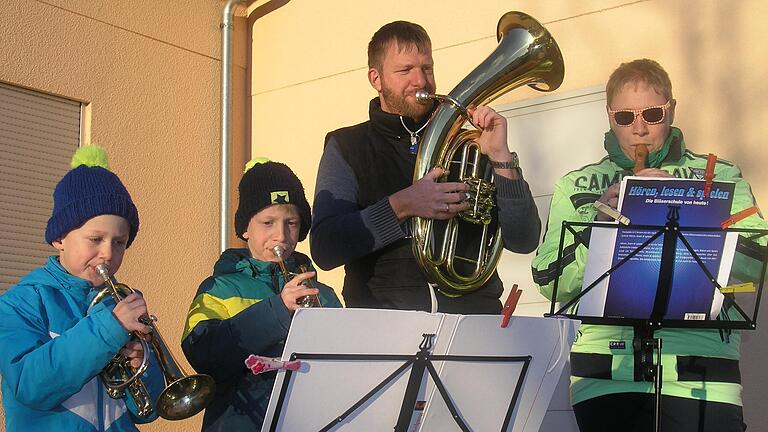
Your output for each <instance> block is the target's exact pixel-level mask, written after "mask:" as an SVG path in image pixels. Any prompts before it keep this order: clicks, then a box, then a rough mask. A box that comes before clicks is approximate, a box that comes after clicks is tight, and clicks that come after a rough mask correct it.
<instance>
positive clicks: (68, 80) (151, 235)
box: [0, 0, 247, 431]
mask: <svg viewBox="0 0 768 432" xmlns="http://www.w3.org/2000/svg"><path fill="white" fill-rule="evenodd" d="M224 4H225V2H224V1H221V0H217V1H193V2H187V1H160V2H158V1H152V0H140V1H130V2H120V1H89V0H67V1H65V0H46V1H45V2H42V1H29V0H3V1H2V2H0V64H1V65H2V67H0V80H2V81H5V82H8V83H11V84H15V85H19V86H24V87H29V88H32V89H35V90H39V91H42V92H48V93H53V94H57V95H61V96H64V97H67V98H72V99H76V100H79V101H83V102H85V103H88V104H89V105H88V111H89V113H90V122H89V123H88V125H87V126H86V130H85V133H86V135H89V136H90V138H91V139H90V141H92V142H93V143H98V144H100V145H102V146H104V147H106V149H107V151H108V153H109V156H110V162H111V167H112V169H113V170H114V171H115V172H116V173H117V174H118V175H119V176H120V178H121V179H122V180H123V181H124V182H125V184H126V186H127V188H128V190H129V191H130V192H131V194H132V196H133V198H134V201H135V202H136V205H137V207H138V209H139V214H140V218H141V228H140V231H139V235H138V237H137V239H136V242H135V243H134V244H133V246H132V247H131V248H130V249H129V250H128V253H127V255H126V259H125V262H124V264H123V267H122V269H121V270H120V272H119V274H118V277H119V279H121V280H123V281H125V282H127V283H128V284H130V285H132V286H134V287H135V288H138V289H140V290H142V291H143V292H144V294H145V296H146V298H147V302H148V304H149V306H150V309H151V311H152V312H153V313H154V314H155V315H157V316H158V317H159V319H160V322H159V324H158V325H159V327H160V328H161V329H162V333H163V336H164V337H165V339H166V340H167V341H168V342H169V344H170V347H171V349H172V351H173V352H174V353H175V355H176V357H177V359H179V360H180V362H181V364H182V365H183V366H184V367H185V368H187V369H190V368H189V365H188V364H187V363H186V361H185V360H183V359H184V356H183V354H182V352H181V348H180V346H179V340H180V338H181V332H182V330H183V326H184V324H183V323H184V320H185V317H186V311H187V308H188V306H189V303H190V302H191V300H192V297H193V296H194V293H195V290H196V289H197V286H198V284H199V283H200V282H201V281H202V280H203V279H204V278H205V277H206V276H207V275H209V273H210V271H211V269H212V266H213V263H214V261H215V259H216V258H217V256H218V249H219V246H218V245H219V243H218V231H219V228H218V212H219V147H220V146H219V122H220V120H219V113H220V110H219V99H220V96H219V92H220V90H219V88H220V69H221V54H220V45H221V36H220V34H221V31H220V28H219V24H220V21H221V11H222V9H223V6H224ZM243 13H244V11H243ZM235 33H236V45H235V49H234V52H236V53H238V55H237V56H236V60H235V61H236V65H235V67H234V77H233V78H234V81H235V84H234V89H235V94H236V96H237V97H236V99H235V112H234V114H233V121H234V128H233V141H234V146H235V148H236V149H238V150H237V151H236V152H235V155H234V156H233V159H235V160H234V161H233V165H234V164H236V165H237V166H238V168H237V169H239V167H241V166H242V160H243V159H244V156H242V154H243V153H244V150H243V149H244V148H245V142H246V141H247V138H246V136H245V130H246V129H245V121H244V119H245V112H246V109H245V104H246V100H247V96H246V95H247V91H246V80H245V76H246V59H247V50H246V49H245V45H244V44H245V42H246V39H247V21H246V20H245V19H244V18H240V19H239V22H238V23H237V24H236V26H235ZM233 169H234V168H233ZM236 177H237V176H236ZM233 190H234V187H233ZM41 236H42V233H41ZM52 251H53V249H52ZM201 418H202V415H199V416H197V417H196V418H193V419H191V420H188V421H184V422H178V423H171V422H168V421H164V420H161V421H157V422H155V423H154V424H152V425H149V426H144V427H142V430H146V431H171V430H174V431H175V430H197V429H198V428H199V424H200V421H201Z"/></svg>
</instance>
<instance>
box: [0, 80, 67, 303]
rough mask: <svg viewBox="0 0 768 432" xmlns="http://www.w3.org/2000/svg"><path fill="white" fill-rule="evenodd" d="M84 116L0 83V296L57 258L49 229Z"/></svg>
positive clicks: (58, 102)
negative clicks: (55, 192) (47, 235)
mask: <svg viewBox="0 0 768 432" xmlns="http://www.w3.org/2000/svg"><path fill="white" fill-rule="evenodd" d="M80 114H81V104H80V103H79V102H75V101H71V100H67V99H64V98H60V97H56V96H51V95H47V94H43V93H39V92H35V91H32V90H27V89H23V88H19V87H14V86H11V85H8V84H4V83H0V154H1V155H2V158H0V232H2V236H0V293H2V292H4V291H5V290H7V289H8V288H9V287H10V286H12V285H14V284H16V283H17V282H18V281H19V279H20V278H21V277H23V276H24V275H26V274H27V273H29V271H30V270H32V269H33V268H35V267H38V266H40V265H42V264H43V263H44V262H45V260H46V258H47V257H48V256H49V255H52V254H54V253H55V250H54V249H53V248H52V247H51V246H50V245H48V244H46V243H45V226H46V224H47V223H48V218H49V217H50V216H51V210H52V208H53V189H54V188H55V187H56V183H58V181H59V180H60V179H61V177H62V176H63V175H64V174H65V173H66V172H67V171H68V170H69V161H70V159H71V158H72V154H73V153H74V152H75V150H76V149H77V147H78V145H79V143H80Z"/></svg>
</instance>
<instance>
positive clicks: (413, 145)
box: [400, 116, 429, 154]
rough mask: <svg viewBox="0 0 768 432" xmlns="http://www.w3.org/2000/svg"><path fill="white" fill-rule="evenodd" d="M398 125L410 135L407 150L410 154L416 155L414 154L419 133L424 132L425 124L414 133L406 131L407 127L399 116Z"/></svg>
mask: <svg viewBox="0 0 768 432" xmlns="http://www.w3.org/2000/svg"><path fill="white" fill-rule="evenodd" d="M400 123H401V124H402V125H403V127H404V128H405V130H406V131H408V134H410V135H411V147H410V148H409V149H408V150H409V151H410V152H411V154H416V152H417V151H418V150H419V132H421V131H422V130H424V128H425V127H427V123H429V122H426V123H424V124H423V125H422V126H421V127H420V128H419V129H418V130H416V131H415V132H414V131H412V130H410V129H408V126H406V125H405V122H404V121H403V116H400Z"/></svg>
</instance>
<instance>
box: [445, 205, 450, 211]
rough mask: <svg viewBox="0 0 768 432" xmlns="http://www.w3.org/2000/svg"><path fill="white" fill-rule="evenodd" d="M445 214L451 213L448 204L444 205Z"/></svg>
mask: <svg viewBox="0 0 768 432" xmlns="http://www.w3.org/2000/svg"><path fill="white" fill-rule="evenodd" d="M445 212H446V213H450V212H451V205H450V204H449V203H445Z"/></svg>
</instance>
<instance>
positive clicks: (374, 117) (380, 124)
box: [368, 97, 437, 139]
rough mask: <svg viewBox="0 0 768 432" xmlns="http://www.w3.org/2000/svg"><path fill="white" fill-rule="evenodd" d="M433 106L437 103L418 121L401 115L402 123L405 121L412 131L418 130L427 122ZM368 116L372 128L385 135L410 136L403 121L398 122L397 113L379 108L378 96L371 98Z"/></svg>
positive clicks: (397, 137) (399, 137)
mask: <svg viewBox="0 0 768 432" xmlns="http://www.w3.org/2000/svg"><path fill="white" fill-rule="evenodd" d="M435 108H437V104H435V105H434V107H433V108H432V111H431V112H430V113H429V114H427V115H425V116H424V118H423V119H422V120H421V121H419V122H416V121H415V120H413V119H412V118H410V117H405V116H403V123H405V125H406V126H407V127H408V129H410V130H412V131H416V130H419V129H421V127H422V126H424V124H425V123H427V121H429V118H430V117H431V116H432V113H433V112H434V111H435ZM368 116H369V118H370V119H371V124H372V125H373V128H374V129H376V131H377V132H379V133H380V134H382V135H384V136H386V137H389V138H395V139H401V138H403V137H408V136H410V135H409V133H408V131H407V130H406V129H405V128H404V127H403V123H401V122H400V116H399V115H397V114H392V113H388V112H385V111H383V110H382V109H381V100H380V99H379V98H378V97H375V98H373V99H371V102H370V104H369V106H368Z"/></svg>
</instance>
